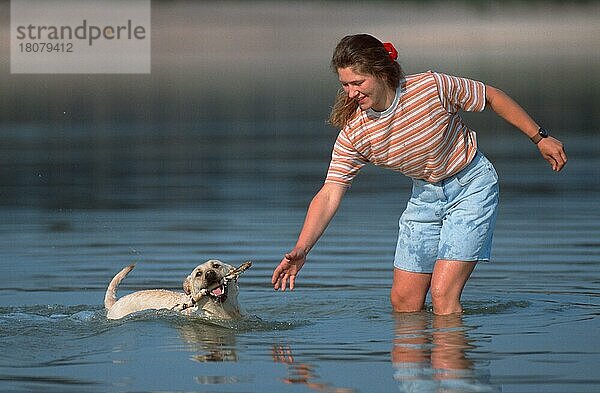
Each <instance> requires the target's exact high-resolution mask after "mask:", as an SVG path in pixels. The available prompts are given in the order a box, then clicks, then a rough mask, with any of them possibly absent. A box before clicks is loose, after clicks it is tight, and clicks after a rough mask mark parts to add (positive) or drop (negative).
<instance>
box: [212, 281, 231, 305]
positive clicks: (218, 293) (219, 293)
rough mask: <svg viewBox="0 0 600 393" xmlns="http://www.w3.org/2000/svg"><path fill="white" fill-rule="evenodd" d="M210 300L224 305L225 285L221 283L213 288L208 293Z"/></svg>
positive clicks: (225, 298) (225, 297) (225, 296)
mask: <svg viewBox="0 0 600 393" xmlns="http://www.w3.org/2000/svg"><path fill="white" fill-rule="evenodd" d="M208 294H209V295H210V298H211V299H213V300H214V301H216V302H219V303H225V301H226V300H227V284H226V283H223V284H221V285H220V286H218V287H216V288H214V289H213V290H212V291H210V292H209V293H208Z"/></svg>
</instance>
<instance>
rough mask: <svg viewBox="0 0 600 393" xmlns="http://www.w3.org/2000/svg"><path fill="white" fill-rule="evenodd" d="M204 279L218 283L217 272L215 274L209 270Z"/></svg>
mask: <svg viewBox="0 0 600 393" xmlns="http://www.w3.org/2000/svg"><path fill="white" fill-rule="evenodd" d="M204 278H205V279H206V281H208V282H215V281H217V272H215V271H214V270H209V271H207V272H206V274H205V275H204Z"/></svg>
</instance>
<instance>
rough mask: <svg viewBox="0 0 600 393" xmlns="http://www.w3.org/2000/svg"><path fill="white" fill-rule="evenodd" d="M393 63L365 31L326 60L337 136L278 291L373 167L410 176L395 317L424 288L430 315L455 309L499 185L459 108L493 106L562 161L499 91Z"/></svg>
mask: <svg viewBox="0 0 600 393" xmlns="http://www.w3.org/2000/svg"><path fill="white" fill-rule="evenodd" d="M396 56H397V52H396V50H395V49H394V47H393V46H392V45H391V44H389V43H386V44H382V43H381V42H380V41H379V40H377V39H376V38H374V37H372V36H370V35H366V34H360V35H353V36H347V37H344V38H343V39H342V40H341V41H340V43H339V44H338V45H337V47H336V49H335V51H334V54H333V59H332V62H331V63H332V67H333V68H334V69H335V70H336V72H337V74H338V77H339V80H340V82H341V84H342V86H343V90H344V91H343V92H342V93H341V94H340V95H339V96H338V98H337V100H336V102H335V105H334V108H333V111H332V114H331V117H330V121H331V123H332V124H333V125H334V126H337V127H340V128H341V132H340V134H339V136H338V138H337V140H336V142H335V146H334V149H333V154H332V159H331V164H330V166H329V171H328V173H327V178H326V180H325V184H324V186H323V187H322V188H321V190H320V191H319V192H318V193H317V195H316V196H315V197H314V198H313V200H312V202H311V204H310V207H309V209H308V212H307V215H306V219H305V222H304V226H303V228H302V231H301V233H300V236H299V238H298V241H297V243H296V246H295V247H294V248H293V249H292V250H291V251H290V252H289V253H288V254H286V255H285V257H284V258H283V260H282V261H281V263H280V264H279V265H278V266H277V267H276V268H275V271H274V272H273V277H272V283H273V285H274V288H275V289H281V290H285V289H286V287H287V286H288V285H289V288H290V289H293V288H294V285H295V280H296V275H297V274H298V272H299V271H300V269H301V268H302V266H303V265H304V263H305V261H306V255H307V254H308V252H309V251H310V250H311V249H312V248H313V246H314V245H315V243H316V242H317V240H318V239H319V237H320V236H321V235H322V233H323V232H324V230H325V228H326V227H327V225H328V224H329V222H330V220H331V219H332V218H333V216H334V214H335V212H336V211H337V208H338V206H339V205H340V202H341V200H342V197H343V196H344V193H345V192H346V189H347V188H348V187H349V186H350V184H351V182H352V180H353V178H354V177H355V176H356V174H357V173H358V172H359V170H360V168H361V167H362V166H363V165H365V164H366V163H369V162H370V163H373V164H375V165H379V166H382V167H386V168H390V169H393V170H396V171H399V172H401V173H403V174H405V175H407V176H409V177H411V178H412V179H413V192H412V197H411V199H410V201H409V202H408V206H407V208H406V210H405V212H404V213H403V215H402V217H401V219H400V230H399V235H398V244H397V247H396V255H395V259H394V267H395V269H394V281H393V285H392V291H391V302H392V305H393V307H394V310H396V311H399V312H408V311H416V310H420V309H421V308H422V307H423V305H424V301H425V296H426V294H427V292H428V291H430V292H431V297H432V303H433V310H434V312H435V313H437V314H449V313H454V312H460V311H462V307H461V305H460V296H461V293H462V290H463V288H464V285H465V283H466V281H467V279H468V278H469V276H470V275H471V272H472V271H473V269H474V267H475V264H476V263H477V262H478V261H480V260H488V259H489V256H490V248H491V240H492V233H493V229H494V224H495V217H496V206H497V201H498V185H497V175H496V172H495V170H494V168H493V167H492V164H491V163H490V162H489V161H488V160H487V159H486V158H485V157H484V156H483V154H481V153H480V152H479V151H478V149H477V142H476V139H475V132H474V131H472V130H471V129H469V128H468V127H467V126H466V125H465V124H464V123H463V121H462V119H461V118H460V116H459V115H458V112H459V110H465V111H482V110H484V108H485V107H486V106H489V107H490V108H492V110H494V112H496V113H497V114H498V115H499V116H500V117H502V118H503V119H505V120H507V121H508V122H509V123H510V124H512V125H514V126H516V127H517V128H519V129H520V130H521V131H522V132H523V133H524V134H526V135H527V136H528V137H529V138H531V140H532V141H533V142H534V143H536V145H537V147H538V148H539V150H540V152H541V154H542V156H543V157H544V159H546V160H547V161H548V162H549V163H550V165H551V166H552V169H553V170H555V171H560V170H561V169H562V168H563V166H564V165H565V163H566V161H567V157H566V155H565V152H564V150H563V147H562V144H561V143H560V141H558V140H556V139H554V138H552V137H550V136H548V135H547V132H546V131H545V130H544V129H543V128H541V127H540V126H539V125H538V124H537V123H535V122H534V121H533V120H532V119H531V117H529V115H528V114H527V113H526V112H525V111H524V110H523V109H522V108H521V107H520V106H519V105H518V104H517V103H515V102H514V101H513V100H512V99H511V98H509V97H508V96H507V95H506V94H504V93H503V92H502V91H500V90H498V89H496V88H494V87H491V86H486V85H484V84H483V83H481V82H477V81H473V80H470V79H465V78H459V77H454V76H449V75H445V74H440V73H435V72H425V73H422V74H416V75H409V76H406V77H404V76H403V74H402V70H401V68H400V65H399V64H398V63H397V62H396V61H395V59H396Z"/></svg>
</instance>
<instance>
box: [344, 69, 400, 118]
mask: <svg viewBox="0 0 600 393" xmlns="http://www.w3.org/2000/svg"><path fill="white" fill-rule="evenodd" d="M337 73H338V77H339V80H340V83H341V84H342V86H343V88H344V91H345V92H346V93H347V94H348V97H350V98H351V99H354V100H356V101H358V105H359V106H360V109H361V110H363V111H364V110H367V109H373V110H374V111H377V112H383V111H384V110H386V109H387V108H389V107H390V105H391V104H392V102H393V101H394V96H395V94H396V92H395V91H393V90H392V89H390V88H389V87H388V86H387V84H386V83H385V82H384V81H383V80H381V79H379V78H376V77H374V76H372V75H363V74H359V73H357V72H356V71H354V70H353V69H352V67H346V68H338V69H337Z"/></svg>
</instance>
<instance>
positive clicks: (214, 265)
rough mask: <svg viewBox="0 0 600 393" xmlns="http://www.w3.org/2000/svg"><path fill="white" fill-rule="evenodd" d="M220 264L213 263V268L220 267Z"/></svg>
mask: <svg viewBox="0 0 600 393" xmlns="http://www.w3.org/2000/svg"><path fill="white" fill-rule="evenodd" d="M220 268H221V265H219V264H218V263H213V269H220Z"/></svg>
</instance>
